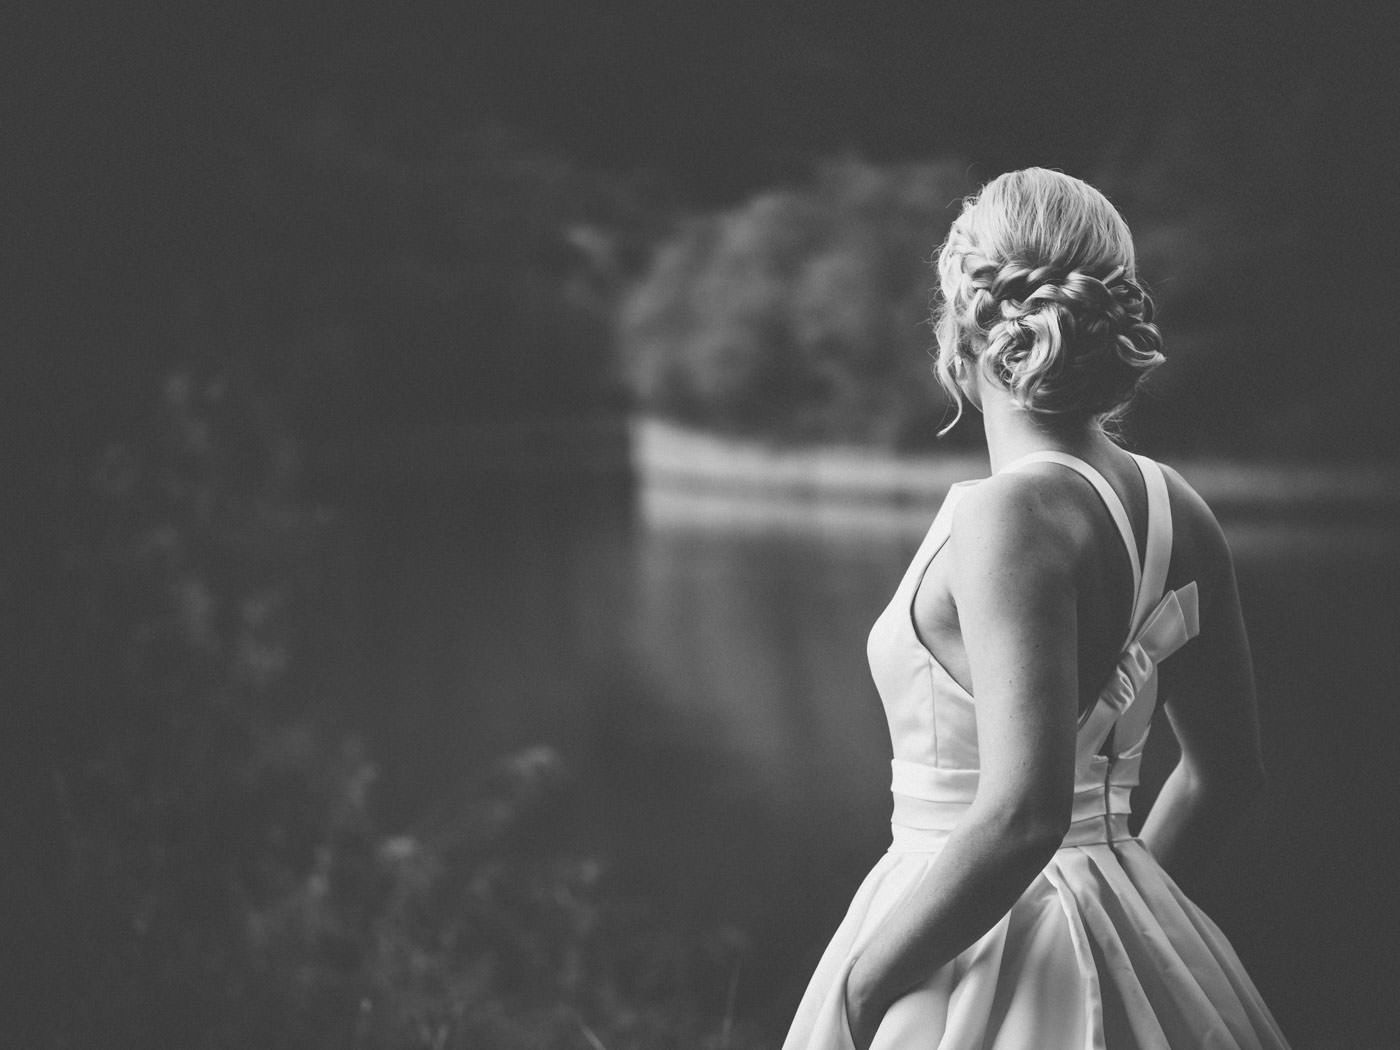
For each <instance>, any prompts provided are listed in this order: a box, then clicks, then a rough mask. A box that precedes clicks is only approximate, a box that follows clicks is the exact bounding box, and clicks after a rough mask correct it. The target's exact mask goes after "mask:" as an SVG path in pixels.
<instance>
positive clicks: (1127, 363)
mask: <svg viewBox="0 0 1400 1050" xmlns="http://www.w3.org/2000/svg"><path fill="white" fill-rule="evenodd" d="M938 273H939V283H940V291H941V304H940V308H939V312H938V318H937V321H938V373H939V378H940V381H941V382H942V383H943V385H944V386H945V387H946V388H947V389H948V391H949V393H950V395H951V396H953V397H954V398H955V399H956V401H957V402H958V405H959V411H961V410H962V405H963V403H964V402H967V403H970V404H971V405H973V406H975V407H976V408H977V409H979V410H980V411H981V414H982V419H983V423H984V426H985V429H986V435H987V445H988V449H989V452H990V455H991V467H992V475H991V477H989V478H987V479H985V480H982V481H980V482H975V483H965V484H962V485H958V486H955V487H954V488H953V490H952V491H951V492H950V493H949V496H948V498H947V500H946V501H945V503H944V505H943V507H942V509H941V510H940V511H939V513H938V516H937V517H936V518H935V520H934V522H933V524H932V526H931V528H930V530H929V532H928V534H927V536H926V537H925V539H924V541H923V543H922V544H921V546H920V548H919V550H918V552H917V553H916V554H915V557H914V560H913V562H912V564H911V565H910V566H909V569H908V571H907V572H906V574H905V576H904V578H903V580H902V581H901V583H900V585H899V587H898V588H897V589H896V591H895V594H894V597H893V599H892V601H891V602H890V604H889V606H888V607H887V608H886V609H885V611H884V612H883V613H882V614H881V616H880V617H879V618H878V619H877V621H876V623H875V625H874V627H873V629H872V631H871V634H870V639H869V646H868V655H869V659H870V666H871V672H872V675H873V677H874V679H875V682H876V685H877V687H878V689H879V693H880V697H881V702H882V703H883V705H884V707H885V713H886V716H887V718H888V720H889V724H890V735H891V740H892V744H893V753H894V761H893V765H892V768H893V782H892V789H893V798H894V805H893V817H892V821H891V825H892V842H891V845H890V849H889V851H888V852H887V853H886V854H885V855H884V856H883V857H882V858H881V859H880V861H879V862H878V863H877V864H876V865H875V868H874V869H873V870H872V871H871V873H870V875H869V876H868V877H867V878H866V879H865V881H864V882H863V883H862V885H861V887H860V889H859V890H858V891H857V893H856V896H855V898H854V900H853V901H852V903H851V906H850V909H849V912H848V913H847V915H846V918H845V919H844V921H843V922H842V923H841V925H840V927H839V928H838V930H837V931H836V933H835V935H834V937H833V938H832V941H831V943H830V945H829V946H828V948H827V950H826V953H825V955H824V956H823V958H822V961H821V962H820V964H819V965H818V967H817V970H816V973H815V974H814V976H813V977H812V980H811V983H810V985H809V987H808V989H807V993H806V995H805V996H804V998H803V1000H802V1003H801V1005H800V1007H799V1009H798V1012H797V1016H796V1018H795V1020H794V1021H793V1024H792V1027H791V1030H790V1032H789V1034H788V1037H787V1041H786V1042H785V1044H784V1047H785V1050H800V1048H801V1050H818V1048H821V1050H827V1048H830V1050H835V1048H840V1050H853V1048H854V1050H870V1048H874V1050H916V1048H917V1050H935V1048H942V1050H954V1048H958V1050H961V1048H973V1047H976V1048H999V1050H1032V1048H1035V1050H1069V1048H1084V1050H1091V1048H1094V1050H1129V1048H1146V1047H1153V1048H1180V1050H1202V1048H1212V1047H1221V1048H1223V1047H1249V1048H1278V1047H1285V1046H1286V1045H1287V1044H1286V1042H1285V1040H1284V1038H1283V1035H1282V1033H1281V1032H1280V1031H1279V1029H1278V1026H1277V1024H1276V1023H1275V1022H1274V1019H1273V1017H1272V1016H1271V1015H1270V1013H1269V1011H1268V1009H1267V1008H1266V1007H1265V1005H1264V1004H1263V1002H1262V1001H1261V999H1260V997H1259V994H1258V992H1257V991H1256V989H1255V987H1254V985H1253V984H1252V983H1251V981H1250V979H1249V977H1248V976H1247V974H1246V973H1245V971H1244V969H1243V967H1242V966H1241V964H1240V961H1239V959H1238V957H1237V956H1236V954H1235V952H1234V951H1233V950H1232V949H1231V947H1230V945H1229V943H1228V942H1227V941H1226V939H1225V937H1224V936H1223V935H1222V934H1221V933H1220V931H1219V929H1218V928H1217V927H1216V926H1215V925H1214V924H1213V923H1212V922H1211V921H1210V919H1209V918H1207V917H1206V916H1205V915H1204V913H1202V912H1201V911H1200V909H1199V908H1197V907H1196V906H1195V905H1194V904H1193V903H1192V902H1191V901H1190V900H1189V899H1188V898H1187V897H1186V896H1185V895H1184V894H1183V893H1182V892H1181V891H1180V889H1179V888H1178V887H1177V886H1176V884H1175V883H1174V882H1173V880H1172V879H1171V877H1170V876H1169V875H1168V871H1177V870H1184V869H1185V868H1187V867H1188V866H1189V865H1190V863H1191V862H1192V860H1193V858H1195V857H1197V856H1198V855H1200V854H1202V853H1205V852H1208V851H1209V849H1210V848H1211V846H1212V844H1213V843H1214V842H1216V841H1218V840H1219V839H1220V837H1221V836H1223V835H1226V834H1228V833H1229V829H1230V827H1231V817H1232V814H1233V813H1234V812H1235V811H1236V810H1238V809H1239V808H1240V807H1241V806H1242V805H1244V804H1245V803H1246V802H1247V801H1248V800H1249V798H1250V796H1251V795H1252V794H1253V793H1254V792H1255V791H1256V790H1257V789H1258V788H1259V786H1260V784H1261V781H1262V777H1263V773H1262V767H1261V761H1260V754H1259V743H1258V730H1257V724H1256V715H1255V699H1254V686H1253V676H1252V671H1251V667H1250V657H1249V648H1248V643H1247V641H1246V638H1245V629H1244V624H1243V621H1242V619H1241V615H1240V606H1239V598H1238V595H1237V592H1236V587H1235V580H1234V573H1233V569H1232V566H1231V559H1230V553H1229V550H1228V548H1227V547H1226V544H1225V540H1224V537H1223V536H1222V534H1221V530H1220V527H1219V525H1218V524H1217V523H1216V520H1215V518H1214V516H1213V515H1212V514H1211V512H1210V510H1209V508H1208V507H1207V506H1206V505H1205V503H1204V502H1203V501H1202V500H1201V499H1200V497H1199V496H1198V495H1197V494H1196V493H1195V492H1194V491H1193V490H1192V489H1191V488H1190V486H1188V485H1187V484H1186V483H1185V482H1184V481H1182V479H1181V478H1180V477H1179V476H1178V475H1177V474H1176V473H1175V472H1174V471H1172V470H1170V469H1169V468H1165V467H1160V466H1159V465H1158V464H1156V463H1154V462H1153V461H1151V460H1149V459H1146V458H1143V457H1139V456H1135V455H1132V454H1130V453H1128V452H1126V451H1124V450H1123V449H1121V448H1119V447H1118V446H1117V445H1116V444H1115V443H1114V442H1113V441H1112V440H1111V438H1110V437H1109V436H1108V434H1107V432H1106V430H1105V423H1106V422H1107V421H1110V420H1112V419H1113V418H1115V417H1116V416H1118V415H1119V414H1120V413H1121V412H1122V411H1123V410H1124V408H1125V406H1126V405H1127V403H1128V401H1129V400H1130V398H1131V396H1132V394H1133V392H1134V390H1135V388H1136V386H1137V384H1138V382H1139V381H1140V380H1141V379H1142V377H1143V376H1144V375H1146V374H1147V373H1148V372H1149V371H1150V370H1151V369H1152V368H1154V367H1156V365H1158V364H1159V363H1160V362H1161V360H1162V355H1161V337H1160V335H1159V333H1158V331H1157V328H1156V327H1155V326H1154V325H1153V324H1152V306H1151V301H1150V300H1149V298H1148V297H1147V295H1146V294H1145V293H1144V292H1143V290H1142V289H1141V287H1140V286H1139V285H1138V283H1137V277H1136V266H1135V258H1134V250H1133V243H1132V237H1131V235H1130V233H1129V231H1128V228H1127V226H1126V224H1125V223H1124V222H1123V220H1122V218H1121V217H1120V216H1119V215H1118V213H1117V211H1116V210H1115V209H1114V208H1113V206H1112V205H1111V204H1110V203H1109V202H1108V200H1107V199H1106V198H1105V197H1104V196H1103V195H1102V194H1100V193H1099V192H1098V191H1097V190H1095V189H1094V188H1092V187H1091V186H1088V185H1087V184H1085V183H1083V182H1081V181H1079V180H1077V179H1074V178H1071V177H1069V176H1066V175H1063V174H1060V173H1058V172H1053V171H1047V170H1043V169H1039V168H1032V169H1027V170H1025V171H1018V172H1012V173H1009V174H1006V175H1003V176H1001V177H999V178H997V179H995V180H993V181H992V182H990V183H989V184H987V185H986V186H985V187H984V188H983V189H982V191H981V192H980V193H979V194H978V195H977V196H975V197H973V198H971V199H969V201H968V202H967V203H966V205H965V206H964V208H963V211H962V214H961V215H960V217H959V218H958V219H957V221H956V222H955V223H954V224H953V226H952V228H951V231H950V233H949V235H948V239H947V241H946V242H945V244H944V245H943V247H942V249H941V251H940V253H939V257H938ZM1159 694H1160V697H1161V699H1162V701H1163V703H1164V704H1165V707H1166V711H1167V715H1168V716H1169V718H1170V719H1171V723H1172V726H1173V728H1174V730H1175V731H1176V735H1177V737H1178V739H1179V741H1180V743H1181V752H1182V753H1181V760H1180V762H1179V764H1178V765H1177V766H1176V768H1175V769H1174V771H1173V772H1172V773H1171V775H1170V777H1169V778H1168V779H1167V781H1166V784H1165V786H1164V788H1163V790H1162V792H1161V794H1160V796H1159V797H1158V799H1157V802H1156V804H1155V805H1154V806H1153V808H1152V811H1151V813H1150V814H1149V815H1148V817H1147V821H1146V823H1145V824H1144V826H1143V828H1142V831H1141V834H1140V835H1138V836H1133V835H1132V834H1130V832H1129V830H1128V814H1129V793H1130V791H1131V789H1132V787H1133V786H1134V785H1135V784H1136V783H1137V779H1138V771H1139V766H1140V763H1141V758H1142V749H1143V745H1144V743H1145V740H1146V736H1147V732H1148V729H1149V726H1150V723H1151V718H1152V711H1153V708H1154V706H1155V704H1156V702H1157V700H1158V698H1159Z"/></svg>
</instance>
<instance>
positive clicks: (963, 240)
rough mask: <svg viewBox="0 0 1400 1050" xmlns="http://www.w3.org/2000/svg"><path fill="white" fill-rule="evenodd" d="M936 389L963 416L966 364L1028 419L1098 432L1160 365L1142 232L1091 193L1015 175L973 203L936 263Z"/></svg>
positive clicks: (1050, 176) (1067, 179) (1038, 172)
mask: <svg viewBox="0 0 1400 1050" xmlns="http://www.w3.org/2000/svg"><path fill="white" fill-rule="evenodd" d="M938 280H939V291H940V293H941V294H940V302H939V304H938V307H937V310H936V312H935V315H934V326H935V331H936V332H937V336H938V360H937V375H938V381H939V383H940V384H942V386H943V388H944V389H945V390H947V391H948V394H949V396H950V397H952V398H953V400H954V401H955V402H956V404H957V406H958V414H957V416H956V417H954V419H953V422H952V423H949V424H948V427H945V428H944V430H945V432H946V430H948V429H950V428H951V427H952V426H953V424H954V423H956V422H957V420H958V418H960V417H961V416H962V411H963V401H964V398H963V392H962V390H961V388H960V387H959V386H958V384H957V381H956V379H955V378H954V375H955V369H957V368H959V367H962V366H961V365H959V364H958V362H960V361H965V362H967V363H968V364H971V365H974V366H975V367H978V368H980V369H982V374H983V376H985V377H988V378H990V379H992V380H993V381H995V382H997V383H999V384H1000V385H1001V386H1003V387H1005V388H1006V389H1007V390H1008V391H1009V392H1010V394H1011V396H1012V399H1013V400H1014V402H1015V403H1016V404H1017V405H1019V406H1020V407H1021V408H1023V409H1025V410H1027V411H1030V412H1038V413H1048V414H1053V415H1063V416H1066V417H1070V418H1082V419H1095V420H1098V421H1100V422H1102V421H1104V420H1107V419H1110V418H1113V417H1116V416H1117V415H1119V414H1121V413H1122V411H1123V410H1124V409H1125V408H1126V407H1127V404H1128V402H1129V400H1130V399H1131V398H1132V396H1133V393H1134V391H1135V390H1136V389H1137V385H1138V383H1139V382H1140V381H1141V380H1142V378H1143V376H1145V375H1146V374H1147V373H1148V372H1149V371H1151V370H1152V369H1153V368H1155V367H1157V365H1159V364H1161V363H1162V360H1163V358H1162V336H1161V333H1160V332H1158V330H1157V326H1156V325H1154V324H1153V323H1152V313H1153V310H1152V300H1151V298H1150V297H1149V296H1148V295H1147V293H1146V292H1144V291H1143V290H1142V288H1141V286H1140V285H1139V284H1138V283H1137V260H1136V255H1135V253H1134V251H1133V238H1132V233H1131V232H1130V231H1129V230H1128V225H1127V223H1125V222H1124V221H1123V218H1122V216H1120V215H1119V214H1118V212H1117V210H1116V209H1115V208H1114V207H1113V205H1112V204H1111V203H1109V201H1108V198H1106V197H1105V196H1104V195H1103V194H1102V193H1100V192H1099V191H1098V190H1096V189H1094V187H1092V186H1090V185H1089V184H1088V183H1085V182H1081V181H1080V180H1079V179H1076V178H1072V177H1071V176H1069V175H1065V174H1062V173H1061V172H1058V171H1048V170H1046V169H1045V168H1026V169H1024V170H1023V171H1013V172H1008V173H1007V174H1005V175H1001V176H999V177H997V178H995V179H993V180H992V181H991V182H989V183H987V185H985V186H984V187H982V190H981V192H979V193H978V194H976V195H975V196H973V197H969V198H968V199H967V200H966V201H965V202H964V204H963V210H962V214H961V215H959V216H958V218H957V219H956V220H955V221H954V223H953V225H952V227H951V229H950V230H949V232H948V239H947V240H946V241H944V243H943V245H942V247H941V248H940V249H939V252H938Z"/></svg>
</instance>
